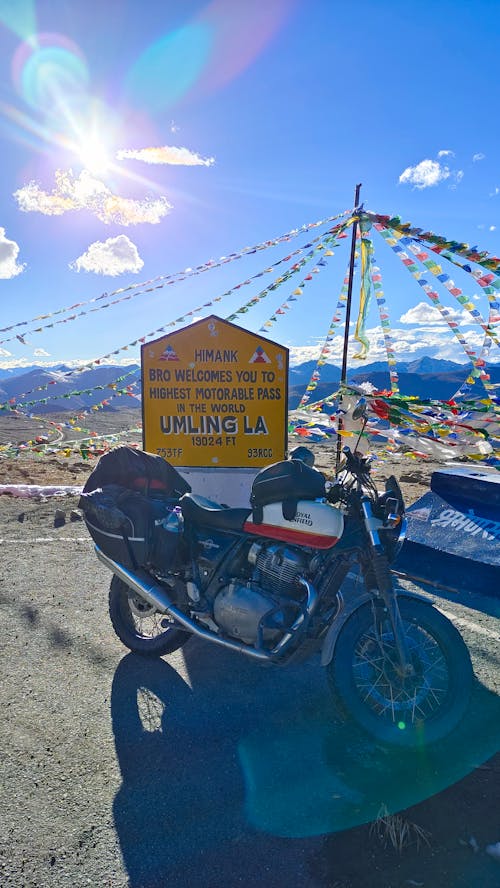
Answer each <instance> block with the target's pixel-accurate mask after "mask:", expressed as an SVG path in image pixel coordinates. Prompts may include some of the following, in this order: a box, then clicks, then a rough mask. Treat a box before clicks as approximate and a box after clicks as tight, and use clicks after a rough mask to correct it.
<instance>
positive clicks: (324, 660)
mask: <svg viewBox="0 0 500 888" xmlns="http://www.w3.org/2000/svg"><path fill="white" fill-rule="evenodd" d="M337 597H338V600H339V609H338V611H337V613H336V614H335V618H334V620H333V623H332V624H331V626H330V628H329V630H328V632H327V633H326V636H325V640H324V642H323V647H322V648H321V665H322V666H328V664H329V663H331V661H332V659H333V655H334V653H335V645H336V644H337V640H338V637H339V635H340V632H341V629H342V627H343V626H345V624H346V623H347V621H348V619H349V618H350V617H352V615H353V614H354V613H355V612H356V611H357V610H358V609H359V608H360V607H362V606H363V605H364V604H366V603H367V602H369V601H372V600H373V595H372V594H371V593H370V592H367V591H366V590H365V589H356V588H354V589H353V590H352V591H351V590H349V596H348V599H347V601H346V599H345V597H344V595H343V593H342V591H339V592H338V593H337ZM397 597H398V600H399V599H400V598H417V599H419V600H420V601H426V602H427V603H430V602H429V599H428V598H426V597H425V595H419V594H418V592H403V593H401V594H398V596H397Z"/></svg>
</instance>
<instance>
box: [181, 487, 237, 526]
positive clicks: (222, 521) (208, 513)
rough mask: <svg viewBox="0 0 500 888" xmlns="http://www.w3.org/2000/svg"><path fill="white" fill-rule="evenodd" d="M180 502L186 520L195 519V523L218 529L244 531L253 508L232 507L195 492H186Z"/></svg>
mask: <svg viewBox="0 0 500 888" xmlns="http://www.w3.org/2000/svg"><path fill="white" fill-rule="evenodd" d="M179 502H180V505H181V509H182V514H183V516H184V520H185V521H193V522H194V523H195V524H203V525H204V526H205V527H214V528H217V529H218V530H235V531H242V530H243V525H244V523H245V521H246V520H247V518H248V516H249V515H250V512H251V509H231V508H229V506H221V505H220V504H219V503H214V502H212V500H209V499H206V498H205V497H204V496H198V495H197V494H195V493H185V494H184V496H182V497H181V499H180V501H179Z"/></svg>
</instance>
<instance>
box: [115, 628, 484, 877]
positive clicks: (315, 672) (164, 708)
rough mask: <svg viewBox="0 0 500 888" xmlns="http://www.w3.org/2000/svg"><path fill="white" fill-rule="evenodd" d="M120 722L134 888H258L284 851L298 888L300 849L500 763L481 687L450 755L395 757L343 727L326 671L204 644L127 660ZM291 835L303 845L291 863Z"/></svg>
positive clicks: (123, 818) (119, 812) (447, 750)
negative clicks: (161, 656) (241, 885)
mask: <svg viewBox="0 0 500 888" xmlns="http://www.w3.org/2000/svg"><path fill="white" fill-rule="evenodd" d="M111 715H112V722H113V731H114V737H115V743H116V751H117V756H118V760H119V765H120V769H121V774H122V778H123V783H122V786H121V788H120V790H119V791H118V793H117V795H116V798H115V801H114V818H115V824H116V829H117V833H118V836H119V840H120V845H121V849H122V853H123V858H124V862H125V865H126V867H127V871H128V874H129V878H130V885H131V886H137V888H138V886H141V888H147V886H149V885H151V886H152V885H161V884H167V881H168V882H170V883H171V884H190V885H195V884H198V883H199V884H203V885H211V884H213V885H216V884H224V883H225V884H232V882H231V879H230V878H229V876H230V875H231V874H233V877H234V874H235V873H247V872H251V873H252V879H254V880H255V881H254V882H250V881H249V880H248V879H249V877H246V884H256V885H257V884H266V883H268V884H269V883H270V876H269V869H268V867H269V860H270V859H272V854H273V853H274V854H278V855H279V867H280V870H279V871H280V878H283V876H284V874H285V873H284V869H283V867H284V868H285V870H286V869H287V865H288V864H289V865H290V868H291V870H290V877H291V881H290V882H289V884H293V865H297V861H295V863H294V858H295V855H297V860H298V859H299V858H300V854H301V853H302V851H303V841H302V843H301V842H300V840H303V839H304V838H305V837H313V836H318V835H322V834H325V833H330V832H337V831H339V830H343V829H347V828H350V827H352V826H355V825H359V824H361V823H365V822H368V821H370V820H373V819H375V818H376V816H377V814H378V812H379V810H380V807H381V805H382V804H385V805H386V807H387V809H388V810H389V811H393V812H394V811H397V810H401V809H402V808H405V807H408V806H409V805H412V804H416V803H417V802H418V801H421V800H422V799H423V798H427V797H428V796H429V795H432V794H434V793H436V792H438V791H440V790H442V789H444V788H445V787H446V786H449V785H450V784H451V783H453V782H455V781H457V780H458V779H460V778H461V777H463V776H464V775H465V774H467V773H469V771H471V770H472V769H473V768H474V767H476V766H477V765H479V764H481V763H482V762H483V761H485V760H486V759H487V758H488V757H489V756H491V755H492V754H493V753H494V752H495V751H496V750H497V747H498V743H497V737H498V728H499V725H500V702H499V699H498V697H496V696H495V695H494V694H491V693H490V692H489V691H487V690H486V689H485V688H483V687H482V686H478V687H477V688H476V691H475V693H474V697H473V700H472V703H471V706H470V709H469V711H468V714H467V718H466V719H465V720H464V722H463V724H462V726H461V727H460V728H459V729H458V730H457V731H455V733H454V734H453V735H452V737H450V738H448V739H447V740H446V741H443V742H442V743H441V744H440V745H439V746H438V747H436V748H431V749H430V748H427V747H422V748H421V749H418V750H416V751H411V752H409V751H404V750H394V749H389V748H388V747H382V746H380V745H378V744H376V743H374V742H373V741H372V740H371V739H370V738H369V737H368V736H366V735H365V734H363V733H362V732H361V731H358V730H357V729H356V728H355V727H354V726H353V725H352V724H343V723H341V722H339V721H336V720H335V719H334V718H333V717H332V715H333V713H332V706H331V700H330V697H329V693H328V688H327V684H326V680H325V675H324V671H323V670H322V669H321V667H320V665H319V661H318V660H312V661H310V662H308V663H305V664H300V665H296V666H290V667H286V668H285V669H279V668H268V667H266V666H263V665H262V664H259V663H255V662H253V661H250V660H246V659H245V658H243V657H238V656H237V655H235V654H232V653H230V652H227V651H225V650H222V649H220V648H215V647H214V646H213V645H207V644H204V643H203V642H200V641H197V640H191V641H190V642H189V643H188V644H187V645H186V646H185V647H184V649H183V651H182V652H181V653H178V654H176V655H173V656H171V657H170V658H169V659H168V661H167V660H152V661H151V660H148V659H146V658H141V657H138V656H135V655H133V654H129V655H127V656H126V657H124V659H123V660H122V661H121V662H120V664H119V666H118V668H117V670H116V673H115V676H114V680H113V687H112V696H111ZM279 837H281V838H279ZM283 838H287V839H288V840H290V839H298V840H299V841H298V842H291V843H290V841H289V842H288V843H287V846H286V848H287V857H286V860H287V861H288V864H287V863H286V862H284V860H283V846H282V844H281V843H282V840H283ZM301 849H302V850H301ZM270 855H271V857H270ZM292 864H293V865H292ZM201 865H202V870H201V874H200V866H201ZM276 865H277V866H278V864H276ZM260 867H262V872H260ZM221 872H225V873H226V876H225V878H223V877H221ZM198 880H199V882H198ZM259 880H260V881H259ZM233 881H234V878H233ZM271 882H272V879H271Z"/></svg>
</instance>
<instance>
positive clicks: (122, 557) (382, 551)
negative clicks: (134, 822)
mask: <svg viewBox="0 0 500 888" xmlns="http://www.w3.org/2000/svg"><path fill="white" fill-rule="evenodd" d="M313 462H314V457H313V454H312V453H311V452H310V451H308V450H307V449H306V448H304V447H300V448H297V450H296V451H295V452H293V453H292V458H291V459H288V460H284V461H282V462H278V463H275V464H273V465H271V466H269V467H268V468H265V469H263V470H262V471H261V472H259V474H258V475H257V476H256V478H255V480H254V483H253V486H252V493H251V501H250V505H249V507H248V508H246V509H241V508H228V507H227V506H224V505H219V504H218V503H215V502H211V501H209V500H206V499H205V498H204V497H201V496H197V495H196V494H193V493H192V492H191V490H190V487H189V485H188V484H187V483H186V481H185V480H184V479H183V478H182V477H181V475H180V474H179V473H178V472H177V471H176V469H175V468H174V467H173V466H171V465H170V464H169V463H168V462H166V461H165V460H164V459H162V458H161V457H158V456H153V455H151V454H148V453H144V452H141V451H137V450H134V449H132V448H128V447H119V448H117V449H116V450H113V451H111V452H110V453H107V454H105V455H104V456H103V457H101V459H100V461H99V463H98V465H97V467H96V468H95V469H94V471H93V472H92V474H91V475H90V476H89V479H88V481H87V484H86V485H85V488H84V491H83V494H82V497H81V500H80V507H81V509H82V510H83V513H84V517H85V521H86V524H87V528H88V530H89V532H90V534H91V536H92V538H93V539H94V541H95V543H96V554H97V557H98V558H99V559H100V561H102V563H103V564H105V565H106V567H108V568H109V569H110V570H111V572H112V573H113V578H112V580H111V586H110V591H109V611H110V616H111V621H112V623H113V627H114V629H115V632H116V634H117V635H118V637H119V638H120V639H121V641H122V642H123V643H124V644H125V645H126V646H127V647H128V648H129V649H130V650H132V651H135V652H137V653H140V654H144V655H148V656H154V657H160V656H163V655H165V654H169V653H171V652H172V651H175V650H176V649H178V648H180V647H181V646H182V645H183V644H185V643H186V642H187V641H188V639H189V638H190V637H191V636H192V635H196V636H198V637H200V638H203V639H205V640H206V641H208V642H213V643H214V644H218V645H223V646H224V647H226V648H228V649H230V650H233V651H235V652H238V653H241V654H245V655H246V656H249V657H253V658H254V659H258V660H262V661H266V662H270V663H276V664H286V663H289V662H292V661H294V662H297V661H298V660H304V659H305V658H306V657H310V656H313V655H314V654H315V653H317V652H320V654H321V662H322V664H323V666H324V667H325V668H326V670H327V673H328V679H329V685H330V688H331V690H332V693H333V698H334V705H335V712H336V713H339V712H341V713H343V715H344V716H345V717H347V718H351V719H354V720H355V721H356V722H357V723H358V724H359V725H360V726H361V727H362V728H364V729H365V730H366V731H368V732H369V733H370V734H372V735H373V736H374V737H375V738H377V739H378V740H380V741H382V742H385V743H393V744H397V745H401V746H415V745H417V744H419V745H420V744H422V743H434V742H436V741H437V740H439V739H441V738H442V737H444V736H445V735H447V734H448V733H450V732H451V731H452V730H453V728H454V727H455V726H456V725H457V724H458V722H459V721H460V720H461V718H462V717H463V715H464V712H465V710H466V707H467V704H468V699H469V695H470V689H471V686H472V667H471V662H470V657H469V653H468V651H467V648H466V646H465V644H464V642H463V640H462V638H461V636H460V634H459V633H458V631H457V630H456V629H455V627H454V626H453V625H452V623H450V621H449V620H447V619H446V618H445V617H444V616H443V614H441V613H440V612H439V611H438V610H436V608H434V607H433V606H432V604H430V603H429V602H428V600H426V599H424V597H423V596H418V595H416V594H412V593H410V592H406V591H405V592H396V590H395V588H394V584H393V580H392V576H391V570H390V565H391V562H392V561H393V560H394V558H395V557H396V554H397V552H398V550H399V547H400V545H401V543H402V540H403V537H404V527H405V519H404V504H403V498H402V495H401V491H400V488H399V485H398V483H397V481H396V479H395V478H393V477H391V478H390V479H389V481H387V482H386V485H385V488H386V489H385V490H384V492H382V493H380V492H378V491H377V489H376V488H375V485H374V483H373V481H372V479H371V477H370V465H369V462H368V460H367V459H366V458H365V457H363V456H362V455H361V454H360V453H358V452H357V451H354V452H351V451H350V450H349V448H347V447H346V448H344V450H343V465H342V467H341V471H340V472H339V473H338V474H337V476H336V480H335V481H334V482H333V483H330V482H326V481H325V477H324V475H323V474H322V473H321V472H318V471H317V470H316V469H315V468H314V467H313Z"/></svg>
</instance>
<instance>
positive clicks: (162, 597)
mask: <svg viewBox="0 0 500 888" xmlns="http://www.w3.org/2000/svg"><path fill="white" fill-rule="evenodd" d="M95 553H96V555H97V557H98V559H99V561H100V562H102V564H104V566H105V567H107V568H108V570H110V571H111V573H113V574H115V576H117V577H118V578H119V579H120V580H122V581H123V582H124V583H125V585H126V586H128V587H129V588H130V589H132V590H133V591H134V592H136V593H137V595H139V596H140V597H141V598H144V600H145V601H147V602H148V604H151V605H152V606H153V607H154V608H156V610H157V611H160V613H162V614H169V615H170V616H171V617H173V618H174V620H176V622H177V623H179V624H180V625H181V626H182V627H183V628H184V629H186V630H187V631H188V632H191V633H192V634H193V635H196V636H197V637H198V638H203V639H205V641H214V642H215V643H216V644H219V645H220V646H221V647H225V648H229V649H230V650H232V651H237V652H238V653H240V654H241V653H242V654H246V655H247V657H253V658H254V659H255V660H266V661H267V662H269V661H270V660H277V659H281V658H282V656H283V654H284V652H285V651H286V649H287V648H288V647H289V645H290V643H291V641H292V640H293V638H294V632H295V631H296V630H297V629H299V627H300V626H301V625H302V624H303V623H304V622H305V623H306V624H307V622H308V621H309V618H310V616H311V614H312V612H313V611H314V609H315V607H316V605H317V603H318V596H317V593H316V590H315V589H314V587H313V586H311V584H310V583H308V582H307V581H306V580H302V584H303V586H304V587H305V588H306V590H307V605H306V610H305V615H303V614H301V615H299V617H298V618H297V619H296V620H295V622H294V624H293V626H292V627H291V630H292V631H289V632H287V633H286V634H285V635H284V636H283V638H282V639H281V640H280V641H279V642H278V644H277V645H276V647H274V648H273V649H272V650H271V651H263V650H256V649H255V648H251V647H249V645H247V644H243V642H241V641H230V640H229V639H226V638H220V636H218V635H216V634H215V632H211V631H210V630H209V629H203V628H202V627H201V626H200V625H199V624H198V623H195V622H194V620H192V619H191V617H188V616H187V615H186V614H185V613H183V612H182V611H181V610H179V608H177V607H176V606H175V605H174V604H173V603H172V602H171V601H170V598H169V597H168V594H167V591H166V589H165V588H164V587H163V586H158V585H157V584H156V583H154V582H152V579H151V576H150V575H149V574H148V573H147V572H146V571H145V570H141V569H138V570H136V571H134V573H132V571H130V570H129V569H128V568H127V567H125V566H124V565H123V564H120V563H119V562H118V561H113V559H112V558H109V556H108V555H105V554H104V552H103V551H102V549H100V548H99V546H96V547H95Z"/></svg>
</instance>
